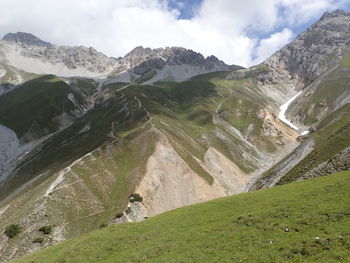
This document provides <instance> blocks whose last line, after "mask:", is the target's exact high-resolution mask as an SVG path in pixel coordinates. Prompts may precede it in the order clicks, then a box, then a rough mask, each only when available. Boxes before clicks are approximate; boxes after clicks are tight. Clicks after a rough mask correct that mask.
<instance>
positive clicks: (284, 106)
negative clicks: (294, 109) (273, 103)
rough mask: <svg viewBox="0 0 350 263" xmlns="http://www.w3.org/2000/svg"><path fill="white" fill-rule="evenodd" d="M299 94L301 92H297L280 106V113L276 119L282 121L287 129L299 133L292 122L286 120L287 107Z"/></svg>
mask: <svg viewBox="0 0 350 263" xmlns="http://www.w3.org/2000/svg"><path fill="white" fill-rule="evenodd" d="M300 94H301V91H299V92H298V93H297V94H296V95H294V96H293V97H292V98H290V99H289V100H288V101H287V102H286V103H284V104H282V105H281V107H280V110H281V111H280V113H279V114H278V118H279V119H280V120H281V121H283V122H284V123H285V124H287V125H288V126H289V127H291V128H293V129H294V130H296V131H299V128H298V127H297V126H296V125H294V124H293V123H292V122H290V121H289V120H287V118H286V111H287V109H288V107H289V105H290V104H291V103H292V102H293V101H294V100H295V99H296V98H297V97H298V96H299V95H300Z"/></svg>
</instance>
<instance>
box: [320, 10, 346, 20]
mask: <svg viewBox="0 0 350 263" xmlns="http://www.w3.org/2000/svg"><path fill="white" fill-rule="evenodd" d="M349 15H350V13H349V12H346V11H343V10H340V9H337V10H334V11H332V12H325V13H324V14H323V15H322V16H321V18H320V21H322V20H326V19H329V18H333V17H342V16H349Z"/></svg>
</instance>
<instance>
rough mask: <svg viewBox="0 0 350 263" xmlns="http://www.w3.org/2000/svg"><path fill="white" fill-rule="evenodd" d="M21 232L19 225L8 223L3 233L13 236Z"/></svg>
mask: <svg viewBox="0 0 350 263" xmlns="http://www.w3.org/2000/svg"><path fill="white" fill-rule="evenodd" d="M20 232H21V227H20V226H19V225H15V224H12V225H9V226H7V227H6V229H5V235H6V236H8V237H9V238H14V237H15V236H17V235H18V234H19V233H20Z"/></svg>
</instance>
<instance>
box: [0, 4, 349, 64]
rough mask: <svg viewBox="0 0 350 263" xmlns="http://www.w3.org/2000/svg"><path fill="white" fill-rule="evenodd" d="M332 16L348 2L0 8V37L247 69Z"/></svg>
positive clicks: (24, 5)
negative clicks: (156, 52)
mask: <svg viewBox="0 0 350 263" xmlns="http://www.w3.org/2000/svg"><path fill="white" fill-rule="evenodd" d="M334 9H344V10H347V11H350V0H243V1H242V0H0V10H2V12H1V16H0V35H4V34H6V33H8V32H17V31H22V32H29V33H33V34H34V35H36V36H38V37H40V38H41V39H43V40H46V41H50V42H52V43H55V44H59V45H85V46H93V47H95V48H96V49H98V50H99V51H102V52H104V53H105V54H107V55H109V56H114V57H118V56H124V55H125V54H126V53H127V52H129V51H130V50H131V49H133V48H134V47H135V46H140V45H142V46H144V47H153V48H155V47H165V46H182V47H186V48H190V49H193V50H195V51H198V52H201V53H202V54H203V55H205V56H208V55H211V54H213V55H215V56H217V57H218V58H220V59H222V60H223V61H225V62H226V63H228V64H238V65H242V66H249V65H252V64H256V63H258V62H261V61H262V60H264V59H265V58H266V57H268V56H269V55H271V54H272V53H273V52H274V51H276V50H278V49H279V48H280V47H282V46H283V45H285V44H286V43H288V42H289V41H291V40H292V39H293V38H295V37H296V35H297V34H299V33H300V32H302V31H303V30H304V29H305V28H306V27H308V26H309V25H310V24H312V23H313V22H315V21H316V20H317V19H318V18H319V17H320V16H321V15H322V14H323V13H324V12H325V11H331V10H334Z"/></svg>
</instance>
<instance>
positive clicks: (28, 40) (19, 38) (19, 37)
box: [3, 32, 52, 47]
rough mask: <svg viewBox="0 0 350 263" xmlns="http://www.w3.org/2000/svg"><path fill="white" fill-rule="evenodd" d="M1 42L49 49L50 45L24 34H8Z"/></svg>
mask: <svg viewBox="0 0 350 263" xmlns="http://www.w3.org/2000/svg"><path fill="white" fill-rule="evenodd" d="M3 40H5V41H8V42H13V43H17V44H25V45H28V46H39V47H50V46H52V44H51V43H49V42H45V41H42V40H41V39H40V38H38V37H36V36H34V35H32V34H29V33H24V32H17V33H8V34H6V35H5V36H4V37H3Z"/></svg>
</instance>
